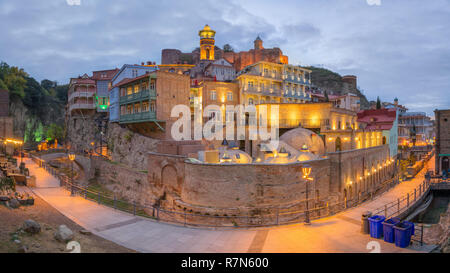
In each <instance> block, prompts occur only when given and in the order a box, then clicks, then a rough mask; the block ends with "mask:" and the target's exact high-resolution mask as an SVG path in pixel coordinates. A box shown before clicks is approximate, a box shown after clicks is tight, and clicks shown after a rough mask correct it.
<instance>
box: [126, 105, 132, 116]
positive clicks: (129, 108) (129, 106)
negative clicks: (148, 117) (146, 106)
mask: <svg viewBox="0 0 450 273" xmlns="http://www.w3.org/2000/svg"><path fill="white" fill-rule="evenodd" d="M132 112H133V107H132V105H131V104H128V105H127V114H128V115H130V114H131V113H132Z"/></svg>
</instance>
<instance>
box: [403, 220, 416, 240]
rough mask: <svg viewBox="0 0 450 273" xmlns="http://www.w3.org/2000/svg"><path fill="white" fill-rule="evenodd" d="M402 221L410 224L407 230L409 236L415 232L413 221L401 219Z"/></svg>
mask: <svg viewBox="0 0 450 273" xmlns="http://www.w3.org/2000/svg"><path fill="white" fill-rule="evenodd" d="M403 223H406V224H409V225H411V227H410V229H409V230H408V236H409V237H410V238H411V236H413V235H414V232H415V226H414V223H413V222H408V221H403Z"/></svg>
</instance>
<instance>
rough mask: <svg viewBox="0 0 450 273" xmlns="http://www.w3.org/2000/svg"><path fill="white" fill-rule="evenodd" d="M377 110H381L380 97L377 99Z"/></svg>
mask: <svg viewBox="0 0 450 273" xmlns="http://www.w3.org/2000/svg"><path fill="white" fill-rule="evenodd" d="M377 109H381V101H380V97H377Z"/></svg>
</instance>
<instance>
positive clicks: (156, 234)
mask: <svg viewBox="0 0 450 273" xmlns="http://www.w3.org/2000/svg"><path fill="white" fill-rule="evenodd" d="M26 164H27V167H28V168H29V169H30V172H31V173H32V174H33V175H36V178H37V179H36V184H37V187H36V188H33V192H34V193H35V194H37V195H39V196H40V197H41V198H43V199H44V200H45V201H47V202H48V203H49V204H50V205H52V206H53V207H55V208H56V209H57V210H59V211H60V212H61V213H63V214H64V215H66V216H67V217H69V218H70V219H72V220H73V221H74V222H76V223H78V224H79V225H81V226H83V227H84V228H86V229H88V230H91V231H92V232H94V233H95V234H97V235H99V236H101V237H103V238H105V239H108V240H110V241H113V242H115V243H117V244H120V245H123V246H125V247H128V248H130V249H134V250H137V251H140V252H163V253H171V252H192V253H194V252H221V253H224V252H225V253H226V252H229V253H232V252H239V253H242V252H251V253H259V252H292V253H310V252H319V253H323V252H338V253H340V252H352V253H353V252H362V253H364V252H365V253H367V252H370V249H367V244H368V243H369V242H371V241H374V239H372V238H370V237H369V236H368V235H363V234H361V233H360V219H361V214H362V212H364V211H367V210H373V209H375V208H378V207H380V206H383V205H384V204H385V203H388V202H391V201H393V200H396V199H397V198H398V197H399V196H403V195H404V194H406V193H407V192H410V191H412V190H413V189H414V188H416V187H418V185H419V184H420V183H422V181H423V175H424V172H425V170H427V169H428V168H433V166H432V165H433V164H434V160H433V159H432V160H430V161H429V163H428V166H427V167H425V168H424V170H423V171H422V172H421V173H420V174H419V175H418V176H417V177H416V178H415V179H413V180H412V181H407V182H403V183H401V184H399V185H397V186H396V187H395V188H393V189H391V190H390V191H389V192H386V193H384V194H382V195H381V196H379V197H377V198H376V199H374V200H373V201H370V202H366V203H364V204H362V205H360V206H359V207H356V208H353V209H349V210H347V211H345V212H342V213H339V214H337V215H334V216H331V217H327V218H323V219H319V220H316V221H313V222H312V224H311V225H304V224H295V225H289V226H280V227H271V228H253V229H234V230H217V229H216V230H215V229H197V228H186V227H181V226H176V225H171V224H165V223H161V222H157V221H154V220H151V219H145V218H141V217H135V216H133V215H130V214H127V213H124V212H120V211H116V210H114V209H112V208H109V207H105V206H102V205H98V204H97V203H95V202H92V201H88V200H85V199H83V198H82V197H78V196H77V197H71V196H70V193H69V192H68V191H66V190H64V189H62V188H59V187H55V185H57V182H58V181H57V179H55V178H54V177H52V176H51V175H49V174H48V173H47V172H46V171H44V170H43V169H41V168H38V167H37V165H36V164H35V163H34V162H32V161H31V160H28V161H27V162H26ZM58 185H59V183H58ZM375 241H376V242H379V244H380V246H381V252H390V253H397V252H403V253H408V252H424V251H429V250H430V249H429V248H427V247H423V248H421V249H413V248H411V247H410V248H407V249H401V248H397V247H395V245H394V244H388V243H385V242H384V241H383V240H375Z"/></svg>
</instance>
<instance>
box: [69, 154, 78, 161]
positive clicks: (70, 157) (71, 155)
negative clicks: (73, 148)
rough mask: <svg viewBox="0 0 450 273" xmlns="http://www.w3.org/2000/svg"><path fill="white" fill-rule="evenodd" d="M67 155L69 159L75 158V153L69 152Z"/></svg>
mask: <svg viewBox="0 0 450 273" xmlns="http://www.w3.org/2000/svg"><path fill="white" fill-rule="evenodd" d="M68 157H69V160H70V161H74V160H75V158H76V155H75V153H69V155H68Z"/></svg>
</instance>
